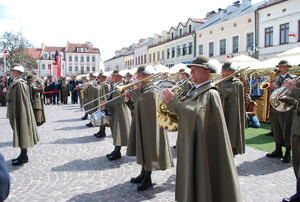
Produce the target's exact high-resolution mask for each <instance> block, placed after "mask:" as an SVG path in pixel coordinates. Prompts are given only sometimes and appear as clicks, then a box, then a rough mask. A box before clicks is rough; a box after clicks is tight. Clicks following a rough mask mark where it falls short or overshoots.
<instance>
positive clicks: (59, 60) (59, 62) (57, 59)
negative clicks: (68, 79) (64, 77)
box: [56, 55, 61, 78]
mask: <svg viewBox="0 0 300 202" xmlns="http://www.w3.org/2000/svg"><path fill="white" fill-rule="evenodd" d="M56 68H57V70H56V77H57V78H60V77H61V55H58V56H57V57H56Z"/></svg>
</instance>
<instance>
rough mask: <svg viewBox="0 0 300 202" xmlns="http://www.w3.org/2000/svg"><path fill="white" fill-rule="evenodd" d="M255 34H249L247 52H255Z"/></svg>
mask: <svg viewBox="0 0 300 202" xmlns="http://www.w3.org/2000/svg"><path fill="white" fill-rule="evenodd" d="M253 42H254V34H253V33H249V34H247V50H253Z"/></svg>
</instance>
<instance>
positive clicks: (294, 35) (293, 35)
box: [288, 34, 296, 37]
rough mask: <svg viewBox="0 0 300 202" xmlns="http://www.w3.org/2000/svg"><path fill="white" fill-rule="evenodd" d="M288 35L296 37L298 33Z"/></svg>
mask: <svg viewBox="0 0 300 202" xmlns="http://www.w3.org/2000/svg"><path fill="white" fill-rule="evenodd" d="M288 36H292V37H296V34H288Z"/></svg>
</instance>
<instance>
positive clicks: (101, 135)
mask: <svg viewBox="0 0 300 202" xmlns="http://www.w3.org/2000/svg"><path fill="white" fill-rule="evenodd" d="M94 135H95V137H96V138H102V137H106V133H99V132H98V133H96V134H94Z"/></svg>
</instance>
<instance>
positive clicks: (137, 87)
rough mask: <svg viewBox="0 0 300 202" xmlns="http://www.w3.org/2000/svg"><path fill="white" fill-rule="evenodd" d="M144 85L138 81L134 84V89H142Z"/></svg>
mask: <svg viewBox="0 0 300 202" xmlns="http://www.w3.org/2000/svg"><path fill="white" fill-rule="evenodd" d="M142 86H143V84H142V83H138V84H136V85H134V86H133V88H134V89H140V88H141V87H142Z"/></svg>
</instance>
